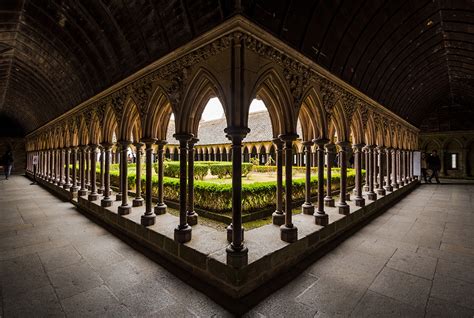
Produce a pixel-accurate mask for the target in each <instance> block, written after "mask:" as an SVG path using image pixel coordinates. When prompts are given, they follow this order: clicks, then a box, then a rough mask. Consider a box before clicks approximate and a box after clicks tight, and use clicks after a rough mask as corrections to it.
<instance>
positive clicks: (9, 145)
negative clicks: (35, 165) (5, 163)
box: [0, 137, 26, 174]
mask: <svg viewBox="0 0 474 318" xmlns="http://www.w3.org/2000/svg"><path fill="white" fill-rule="evenodd" d="M8 149H12V150H13V159H14V163H13V169H12V173H14V174H23V173H25V168H26V150H25V140H24V139H23V138H14V137H0V158H1V156H3V154H5V152H6V151H7V150H8ZM2 173H3V171H2Z"/></svg>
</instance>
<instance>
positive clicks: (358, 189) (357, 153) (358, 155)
mask: <svg viewBox="0 0 474 318" xmlns="http://www.w3.org/2000/svg"><path fill="white" fill-rule="evenodd" d="M353 147H354V165H355V170H356V177H355V191H354V192H355V195H356V196H355V199H354V201H355V204H356V206H360V207H363V206H365V199H364V197H363V196H362V154H363V153H362V148H363V147H364V144H356V145H353Z"/></svg>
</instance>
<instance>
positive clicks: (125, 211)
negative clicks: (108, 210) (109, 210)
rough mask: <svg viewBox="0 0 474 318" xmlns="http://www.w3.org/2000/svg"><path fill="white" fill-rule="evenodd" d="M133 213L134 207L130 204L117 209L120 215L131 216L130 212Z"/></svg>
mask: <svg viewBox="0 0 474 318" xmlns="http://www.w3.org/2000/svg"><path fill="white" fill-rule="evenodd" d="M131 211H132V207H131V206H130V205H128V204H126V205H121V206H119V207H118V209H117V212H118V214H119V215H127V214H130V212H131Z"/></svg>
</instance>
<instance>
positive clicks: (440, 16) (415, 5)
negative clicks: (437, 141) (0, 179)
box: [0, 0, 474, 132]
mask: <svg viewBox="0 0 474 318" xmlns="http://www.w3.org/2000/svg"><path fill="white" fill-rule="evenodd" d="M237 12H238V13H241V14H243V15H245V16H247V17H248V18H250V19H251V20H252V21H254V22H255V23H257V24H259V25H260V26H262V27H263V28H265V29H266V30H268V31H269V32H271V33H273V34H274V35H275V36H277V37H279V38H280V39H282V40H283V41H285V42H286V43H288V44H289V45H291V46H293V47H294V48H296V49H297V50H299V51H301V52H302V53H303V54H305V55H306V56H308V57H309V58H311V59H313V60H314V61H315V62H317V63H318V64H320V65H321V66H323V67H325V68H327V69H328V70H330V71H331V72H332V73H334V74H335V75H337V76H339V77H340V78H342V79H343V80H345V81H347V82H348V83H350V84H352V85H353V86H355V87H357V88H358V89H359V90H361V91H362V92H364V93H366V94H367V95H368V96H370V97H372V98H373V99H375V100H377V101H378V102H379V103H381V104H383V105H385V106H386V107H388V108H389V109H391V110H392V111H394V112H395V113H397V114H398V115H400V116H401V117H403V118H405V119H407V120H408V121H410V122H412V123H413V124H415V125H419V124H420V123H421V121H422V119H423V118H424V116H425V114H426V113H427V112H430V111H433V110H435V109H437V108H438V107H441V106H446V105H458V104H459V105H465V106H468V107H472V105H474V78H473V76H474V1H472V0H464V1H454V0H453V1H449V0H429V1H425V0H419V1H408V0H407V1H403V0H400V1H389V0H387V1H382V0H378V1H376V0H355V1H349V0H345V1H341V0H339V1H337V0H331V1H328V0H321V1H301V0H300V1H298V0H253V1H251V0H247V1H245V0H241V1H239V0H100V1H99V0H80V1H77V0H76V1H73V0H2V1H0V118H6V119H2V121H5V120H11V122H15V123H16V124H15V125H17V126H21V127H19V128H20V129H21V130H22V131H24V132H28V131H30V130H33V129H34V128H36V127H38V126H39V125H41V124H43V123H45V122H47V121H49V120H50V119H52V118H54V117H56V116H58V115H60V114H62V113H63V112H65V111H67V110H69V109H71V108H72V107H74V106H76V105H77V104H79V103H80V102H82V101H84V100H86V99H87V98H89V97H91V96H93V95H95V94H96V93H98V92H100V91H101V90H103V89H105V88H106V87H108V86H110V85H112V84H113V83H115V82H118V81H120V80H121V79H123V78H124V77H126V76H127V75H130V74H131V73H133V72H135V71H137V70H138V69H140V68H142V67H144V66H145V65H147V64H149V63H151V62H152V61H154V60H156V59H158V58H159V57H161V56H163V55H165V54H166V53H168V52H170V51H172V50H174V49H176V48H178V47H180V46H181V45H183V44H185V43H187V42H188V41H189V40H191V39H193V38H195V37H196V36H198V35H199V34H202V33H203V32H205V31H207V30H209V29H211V28H212V27H214V26H216V25H218V24H219V23H220V22H222V21H224V20H225V19H227V18H228V17H229V16H231V15H233V14H235V13H237ZM1 124H2V123H0V125H1Z"/></svg>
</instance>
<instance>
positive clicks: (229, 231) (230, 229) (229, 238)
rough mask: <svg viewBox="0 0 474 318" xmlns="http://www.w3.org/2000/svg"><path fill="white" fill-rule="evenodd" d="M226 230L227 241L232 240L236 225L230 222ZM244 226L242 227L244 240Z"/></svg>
mask: <svg viewBox="0 0 474 318" xmlns="http://www.w3.org/2000/svg"><path fill="white" fill-rule="evenodd" d="M226 231H227V242H229V243H230V242H232V232H233V231H234V227H233V226H232V224H229V226H228V227H227V228H226ZM244 231H245V229H244V227H242V234H241V235H242V242H243V241H244Z"/></svg>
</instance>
